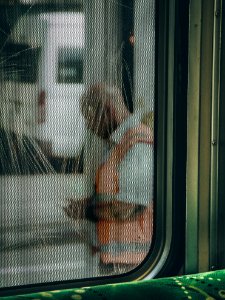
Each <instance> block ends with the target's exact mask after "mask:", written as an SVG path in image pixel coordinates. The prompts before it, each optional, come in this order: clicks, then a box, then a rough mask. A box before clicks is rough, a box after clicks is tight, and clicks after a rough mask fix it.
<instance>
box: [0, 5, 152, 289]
mask: <svg viewBox="0 0 225 300" xmlns="http://www.w3.org/2000/svg"><path fill="white" fill-rule="evenodd" d="M64 2H65V1H63V3H64ZM125 2H126V3H125ZM104 3H105V2H104ZM21 7H22V8H23V5H22V4H21ZM59 7H63V6H62V5H61V6H59V4H58V5H55V7H54V6H53V7H52V10H53V11H51V12H50V11H49V7H48V6H46V7H45V6H44V5H42V6H41V11H40V7H39V6H38V5H37V6H36V5H34V6H31V7H29V8H28V10H27V11H26V12H25V14H23V15H22V16H21V17H20V18H18V20H14V23H15V26H14V27H12V28H10V30H11V34H10V35H9V36H8V38H7V40H6V41H5V43H4V45H3V47H2V49H1V52H0V57H1V73H0V75H1V78H0V85H1V101H2V102H1V107H0V126H1V128H0V154H1V155H0V173H1V176H0V181H1V182H0V186H1V223H0V232H1V240H0V250H1V252H0V253H1V265H0V273H1V274H0V276H1V278H2V281H1V287H7V286H15V285H25V284H35V283H39V282H46V281H47V282H52V281H58V280H71V279H77V278H89V277H96V276H102V275H116V274H120V273H126V272H127V271H129V270H132V269H134V268H136V267H137V266H138V265H139V264H140V263H141V262H142V261H143V260H144V258H145V257H146V255H147V254H148V252H149V250H150V247H151V241H152V234H153V182H154V180H153V179H154V178H153V174H154V147H153V143H154V136H153V133H154V128H153V124H154V74H155V73H154V69H155V66H154V55H155V52H154V45H155V42H154V40H155V37H154V31H155V28H154V1H150V2H149V1H143V4H142V6H139V5H138V4H131V3H130V2H129V1H125V0H123V1H122V0H121V1H116V2H113V1H109V3H105V4H104V5H103V2H102V1H93V2H91V3H90V1H87V2H86V1H84V4H83V7H82V8H81V9H80V10H79V11H77V9H76V8H73V9H72V8H71V7H70V9H69V11H68V10H67V7H66V5H65V7H63V8H62V11H60V9H59ZM76 7H78V6H76ZM79 7H81V6H79ZM2 9H3V8H2ZM4 9H6V8H5V7H4ZM112 12H113V14H112ZM127 13H128V15H129V16H132V21H130V19H129V18H128V17H127ZM128 19H129V20H128ZM142 52H143V53H142ZM145 62H146V64H145ZM150 66H151V67H150ZM43 270H45V272H43Z"/></svg>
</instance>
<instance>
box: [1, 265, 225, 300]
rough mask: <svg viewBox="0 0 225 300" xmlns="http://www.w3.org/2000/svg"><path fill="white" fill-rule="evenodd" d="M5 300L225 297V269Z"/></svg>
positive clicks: (6, 298)
mask: <svg viewBox="0 0 225 300" xmlns="http://www.w3.org/2000/svg"><path fill="white" fill-rule="evenodd" d="M3 299H4V300H17V299H24V300H26V299H27V300H28V299H30V300H31V299H32V300H39V299H40V300H41V299H48V300H55V299H58V300H59V299H60V300H63V299H73V300H86V299H88V300H108V299H129V300H132V299H138V300H139V299H140V300H145V299H146V300H147V299H148V300H149V299H157V300H160V299H163V300H169V299H180V300H181V299H183V300H185V299H187V300H188V299H193V300H194V299H205V300H213V299H225V270H224V271H214V272H208V273H202V274H196V275H185V276H179V277H171V278H164V279H153V280H146V281H139V282H130V283H120V284H108V285H102V286H94V287H86V288H76V289H69V290H61V291H50V292H41V293H34V294H27V295H20V296H10V297H0V300H3Z"/></svg>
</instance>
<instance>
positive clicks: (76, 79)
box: [57, 47, 83, 83]
mask: <svg viewBox="0 0 225 300" xmlns="http://www.w3.org/2000/svg"><path fill="white" fill-rule="evenodd" d="M82 54H83V51H82V49H79V48H72V47H69V48H60V49H59V55H58V76H57V82H58V83H82V82H83V55H82Z"/></svg>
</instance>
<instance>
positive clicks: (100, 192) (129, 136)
mask: <svg viewBox="0 0 225 300" xmlns="http://www.w3.org/2000/svg"><path fill="white" fill-rule="evenodd" d="M81 111H82V114H83V116H84V118H85V121H86V125H87V127H88V128H89V129H91V131H92V132H93V133H95V134H96V135H97V136H99V137H100V138H102V139H103V140H104V141H105V148H107V151H106V152H107V153H108V155H107V156H106V158H105V159H104V161H103V163H102V164H101V165H100V167H99V168H98V170H97V171H96V182H95V184H96V192H95V195H93V197H92V198H91V199H85V200H81V201H77V200H71V201H70V203H69V205H68V206H67V207H66V208H65V212H66V213H67V215H68V216H69V217H71V218H74V219H79V218H82V217H84V215H86V217H87V218H88V219H90V220H92V221H98V220H118V221H125V220H132V219H135V218H136V216H137V215H139V214H140V213H141V212H143V211H144V210H145V208H146V207H148V206H149V204H150V203H151V201H152V200H153V156H154V155H153V145H152V144H153V133H152V130H151V129H150V128H149V127H148V126H146V125H144V124H142V123H141V117H142V115H141V114H140V113H137V114H132V113H130V112H129V111H128V109H127V107H126V105H125V103H124V99H123V96H122V93H121V91H120V90H119V89H118V88H116V87H110V86H108V85H106V84H97V85H94V86H92V87H91V88H90V89H89V90H87V92H86V93H85V94H84V95H83V97H82V99H81Z"/></svg>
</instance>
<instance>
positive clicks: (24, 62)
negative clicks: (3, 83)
mask: <svg viewBox="0 0 225 300" xmlns="http://www.w3.org/2000/svg"><path fill="white" fill-rule="evenodd" d="M2 52H3V53H2V64H3V68H4V73H3V74H4V80H12V81H15V82H23V83H35V82H36V81H37V79H38V59H39V55H40V48H29V45H25V44H13V43H7V44H6V45H5V46H4V48H3V51H2Z"/></svg>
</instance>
